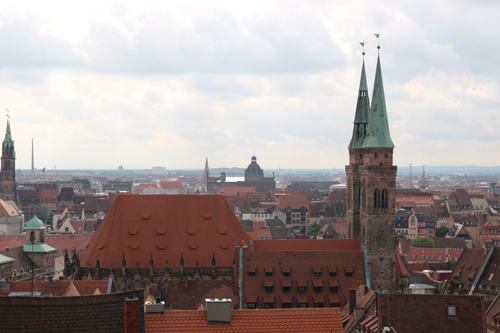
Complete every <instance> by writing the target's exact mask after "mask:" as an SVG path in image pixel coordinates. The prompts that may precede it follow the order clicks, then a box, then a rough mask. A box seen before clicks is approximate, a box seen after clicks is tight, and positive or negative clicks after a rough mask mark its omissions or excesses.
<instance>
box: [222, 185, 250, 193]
mask: <svg viewBox="0 0 500 333" xmlns="http://www.w3.org/2000/svg"><path fill="white" fill-rule="evenodd" d="M221 191H223V192H224V195H247V194H252V193H253V194H255V192H256V191H255V187H227V186H225V187H222V190H221V189H220V188H218V189H217V194H222V192H221Z"/></svg>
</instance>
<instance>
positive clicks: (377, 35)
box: [374, 33, 382, 50]
mask: <svg viewBox="0 0 500 333" xmlns="http://www.w3.org/2000/svg"><path fill="white" fill-rule="evenodd" d="M374 35H375V37H377V39H378V45H377V49H379V50H380V36H382V34H381V33H378V34H374Z"/></svg>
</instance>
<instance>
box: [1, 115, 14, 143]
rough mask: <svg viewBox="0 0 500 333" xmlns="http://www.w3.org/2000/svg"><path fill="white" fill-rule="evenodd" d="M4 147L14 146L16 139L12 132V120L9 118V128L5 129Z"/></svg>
mask: <svg viewBox="0 0 500 333" xmlns="http://www.w3.org/2000/svg"><path fill="white" fill-rule="evenodd" d="M3 147H4V148H14V140H12V135H11V133H10V121H8V120H7V129H6V130H5V139H4V140H3Z"/></svg>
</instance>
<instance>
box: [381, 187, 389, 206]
mask: <svg viewBox="0 0 500 333" xmlns="http://www.w3.org/2000/svg"><path fill="white" fill-rule="evenodd" d="M387 196H388V193H387V189H386V188H384V189H383V190H382V208H387V207H388V199H387Z"/></svg>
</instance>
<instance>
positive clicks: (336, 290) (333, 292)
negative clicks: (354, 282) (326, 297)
mask: <svg viewBox="0 0 500 333" xmlns="http://www.w3.org/2000/svg"><path fill="white" fill-rule="evenodd" d="M338 293H339V287H330V294H338Z"/></svg>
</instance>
